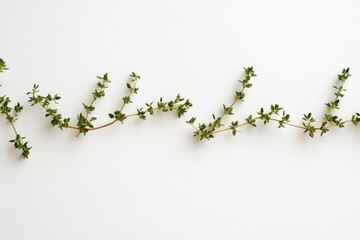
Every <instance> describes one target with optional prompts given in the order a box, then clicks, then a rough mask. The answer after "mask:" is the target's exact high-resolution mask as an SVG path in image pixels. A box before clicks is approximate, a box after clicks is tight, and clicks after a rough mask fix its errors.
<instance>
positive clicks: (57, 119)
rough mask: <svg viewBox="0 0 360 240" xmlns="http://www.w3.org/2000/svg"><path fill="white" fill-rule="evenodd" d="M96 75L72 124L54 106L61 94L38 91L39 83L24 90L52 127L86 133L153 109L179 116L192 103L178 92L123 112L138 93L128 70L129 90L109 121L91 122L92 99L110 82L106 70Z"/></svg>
mask: <svg viewBox="0 0 360 240" xmlns="http://www.w3.org/2000/svg"><path fill="white" fill-rule="evenodd" d="M97 78H98V79H100V81H99V82H97V88H96V89H95V90H94V92H92V96H93V98H92V101H91V102H90V104H88V105H87V104H85V103H83V107H84V113H83V112H81V113H79V114H78V115H77V123H76V125H70V121H71V120H70V118H64V117H63V116H62V114H61V113H59V111H58V109H57V108H55V107H54V104H57V103H58V100H60V99H61V97H60V96H59V95H58V94H55V95H52V94H47V95H40V94H39V93H40V91H39V85H36V84H35V85H34V86H33V89H32V91H31V92H28V93H27V95H29V102H30V103H31V106H34V105H40V106H41V107H42V108H43V109H44V110H45V112H46V114H45V117H50V118H51V120H50V123H51V125H52V126H53V127H58V128H60V129H61V130H63V129H73V130H76V131H78V133H77V136H78V135H79V134H83V135H86V133H88V132H90V131H94V130H99V129H102V128H105V127H109V126H111V125H113V124H114V123H116V122H121V123H124V121H125V120H127V119H128V118H130V117H135V116H137V117H139V118H140V119H142V120H146V118H147V116H148V115H154V114H155V112H156V111H159V112H160V111H161V112H172V111H176V113H177V116H178V117H179V118H180V117H181V116H183V115H184V114H185V113H186V112H187V111H188V109H189V108H190V107H192V103H191V102H190V100H189V99H187V100H185V99H184V98H182V97H181V96H180V94H178V95H177V96H176V97H175V99H174V100H170V101H163V98H160V100H159V101H158V102H157V105H156V106H155V105H154V102H150V103H146V104H145V107H142V108H138V109H137V112H136V113H130V114H127V113H125V112H124V109H125V106H126V105H129V104H131V103H132V102H133V95H134V94H137V93H138V88H137V87H136V85H137V82H138V80H139V79H140V76H139V75H137V74H135V73H134V72H132V73H131V74H130V81H129V82H128V83H126V87H127V89H128V90H129V92H128V94H127V95H126V96H124V97H123V98H122V103H121V104H120V106H119V108H118V109H116V110H115V111H114V112H112V113H109V114H108V116H109V118H110V122H108V123H106V124H103V125H99V126H95V125H94V122H95V121H96V120H97V117H95V116H93V115H92V113H93V112H94V111H95V109H96V107H95V105H94V103H95V102H96V101H97V100H99V99H100V98H103V97H105V89H106V88H107V87H108V84H109V83H110V82H111V81H110V80H109V78H108V74H107V73H105V74H104V75H103V76H101V77H100V76H98V77H97Z"/></svg>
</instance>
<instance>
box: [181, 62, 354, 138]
mask: <svg viewBox="0 0 360 240" xmlns="http://www.w3.org/2000/svg"><path fill="white" fill-rule="evenodd" d="M244 69H245V77H244V79H243V80H241V81H239V82H240V83H241V90H240V92H235V96H236V99H235V101H234V102H233V103H232V104H231V105H230V106H229V107H226V106H225V104H223V114H222V115H221V116H220V117H215V115H214V114H212V117H213V121H212V122H210V123H208V124H206V123H198V126H195V121H196V118H195V117H192V118H191V119H190V120H188V121H187V123H188V124H190V125H191V126H192V127H193V128H194V130H195V131H194V137H197V138H199V139H200V140H202V139H208V140H209V139H212V138H214V136H215V134H217V133H221V132H226V131H230V132H231V133H232V135H234V136H235V135H236V134H237V133H238V132H239V128H241V127H244V126H247V125H248V126H252V127H257V122H258V121H261V122H263V124H264V125H266V124H268V123H269V122H276V123H277V124H278V128H285V126H290V127H294V128H298V129H301V130H303V132H304V133H307V134H308V135H309V136H310V137H314V136H315V133H316V132H320V135H321V136H323V134H324V133H327V132H329V131H330V128H333V127H339V128H343V127H345V124H346V123H353V124H354V125H357V124H358V123H359V122H360V113H355V114H354V115H352V117H351V119H348V120H343V119H341V118H340V117H339V116H337V115H334V114H333V113H332V111H333V110H339V109H340V107H339V104H340V100H341V98H343V97H344V92H345V91H346V89H345V88H344V83H345V82H346V80H347V79H348V78H349V77H350V76H351V75H350V73H349V71H350V69H349V68H346V69H343V70H342V72H341V74H338V80H339V81H340V84H339V86H333V88H334V89H335V92H334V95H335V97H334V99H333V100H332V101H330V102H327V103H325V105H326V106H327V108H328V112H327V113H325V114H324V120H323V121H322V123H321V125H320V126H315V122H316V119H315V118H314V117H313V114H312V113H311V112H310V113H307V114H304V115H303V118H302V120H303V121H302V124H301V125H299V124H293V123H291V122H290V115H289V114H288V113H286V112H285V110H283V108H282V107H280V106H279V105H278V104H273V105H270V109H269V110H267V111H265V110H264V108H261V109H260V110H259V111H258V112H257V113H256V114H255V117H253V115H252V114H251V115H249V116H247V117H246V118H244V121H241V120H235V121H232V122H231V123H230V124H229V125H228V126H227V127H223V126H224V123H223V117H224V116H225V115H233V107H234V105H235V104H236V103H237V102H238V101H244V98H245V93H244V90H245V89H246V88H250V87H251V86H252V84H251V83H250V79H251V78H252V77H255V76H256V74H255V72H254V69H253V67H247V68H244ZM221 127H223V128H221Z"/></svg>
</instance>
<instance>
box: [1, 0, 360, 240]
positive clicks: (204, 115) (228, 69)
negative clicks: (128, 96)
mask: <svg viewBox="0 0 360 240" xmlns="http://www.w3.org/2000/svg"><path fill="white" fill-rule="evenodd" d="M0 22H1V27H0V29H1V38H0V54H1V57H2V58H4V59H6V60H7V62H8V66H9V67H10V68H11V70H10V71H8V72H6V73H4V74H2V75H1V77H0V80H1V83H2V84H3V85H4V86H3V87H2V88H1V89H0V91H1V93H2V94H3V93H6V94H8V95H9V96H11V97H12V98H13V99H14V101H21V102H23V103H24V104H25V105H26V107H27V108H26V110H25V111H24V112H23V113H22V116H21V118H20V120H19V122H18V124H17V126H18V128H19V130H20V132H21V133H22V134H23V135H25V136H27V138H28V140H29V141H30V142H31V145H33V146H34V148H33V149H32V153H31V157H30V159H28V160H19V159H18V157H17V154H18V153H17V152H15V151H14V150H13V149H12V146H11V145H10V144H9V143H8V140H9V139H10V138H12V132H11V130H10V129H9V126H8V125H7V124H6V123H5V121H4V120H3V119H2V120H1V124H0V132H1V137H0V154H1V159H0V239H4V240H13V239H36V240H42V239H44V240H45V239H46V240H47V239H52V240H55V239H87V240H89V239H123V240H125V239H156V240H159V239H214V240H215V239H216V240H217V239H276V240H281V239H284V240H285V239H286V240H288V239H316V240H319V239H327V240H329V239H347V240H350V239H359V238H360V228H359V226H360V206H359V202H360V188H359V184H360V174H359V172H360V159H359V154H360V150H359V149H360V148H359V144H360V137H359V135H360V128H355V127H352V126H349V127H347V128H345V129H343V130H334V131H331V132H330V133H329V134H327V135H326V136H325V137H323V138H320V137H316V138H315V139H310V138H308V137H307V136H306V135H305V134H302V132H301V131H298V130H296V129H292V128H286V129H281V130H278V129H277V127H276V125H275V124H271V125H270V126H267V127H260V128H258V129H250V128H244V129H243V131H242V133H240V134H239V135H238V136H236V137H235V138H233V137H231V136H230V133H225V134H221V135H218V136H217V137H216V138H215V139H214V140H213V141H210V142H207V141H203V142H198V141H196V140H195V139H193V138H192V129H191V128H190V127H189V126H188V125H187V124H186V123H185V120H187V119H189V118H190V117H191V116H198V119H199V120H200V121H201V122H206V121H209V120H210V119H211V113H216V114H217V113H219V112H220V111H221V106H222V104H223V103H229V102H230V101H231V100H232V97H233V93H234V91H235V90H237V87H238V84H237V80H238V79H240V78H241V76H242V74H243V71H242V67H243V66H254V68H255V70H256V73H257V74H258V77H257V78H256V79H254V81H253V84H254V86H253V87H252V88H251V89H250V90H249V91H248V94H247V99H246V102H245V104H243V105H242V106H241V107H239V108H236V114H237V115H236V117H237V118H239V119H243V118H244V117H245V116H247V115H248V114H250V113H255V112H257V111H258V109H259V108H260V107H261V106H264V107H268V106H269V105H270V104H273V103H279V104H280V105H282V106H283V107H284V108H285V109H286V110H287V111H288V112H289V113H290V114H291V115H292V120H293V122H297V123H299V122H300V121H301V120H300V119H301V116H302V114H303V113H307V112H310V111H311V112H313V113H314V114H315V115H316V116H318V117H321V116H322V114H323V113H324V111H325V109H324V105H323V104H324V102H327V101H329V100H330V99H331V98H332V97H333V96H332V91H333V90H332V88H331V86H332V85H333V84H335V83H336V74H338V73H339V72H340V71H341V69H342V68H343V67H351V73H352V75H353V77H351V78H350V79H349V81H348V82H347V83H346V87H347V89H348V91H347V92H346V98H345V99H344V101H342V103H341V106H342V110H341V112H340V113H339V115H341V116H342V117H344V118H348V117H349V116H350V115H351V114H352V113H354V112H356V111H360V109H359V104H358V103H359V100H360V83H359V76H360V61H359V56H360V45H359V42H360V27H359V23H360V4H359V1H356V0H353V1H344V0H341V1H340V0H339V1H314V0H303V1H285V0H275V1H254V0H252V1H235V0H233V1H230V0H222V1H209V0H207V1H205V0H203V1H200V0H199V1H194V0H191V1H190V0H183V1H165V0H162V1H161V0H158V1H144V0H132V1H88V0H87V1H85V0H83V1H64V0H62V1H45V0H44V1H40V0H36V1H35V0H33V1H15V0H1V1H0ZM131 71H135V72H136V73H138V74H139V75H141V77H142V79H141V81H140V82H139V87H140V92H139V94H138V95H137V96H136V100H135V103H134V104H133V105H132V106H131V107H129V108H128V112H129V113H130V112H132V111H134V110H135V109H136V108H137V107H140V106H142V105H143V103H144V102H148V101H150V100H156V99H158V97H160V96H163V97H164V98H166V99H169V98H172V97H174V96H175V95H176V94H177V93H178V92H181V93H182V95H184V96H185V97H188V98H190V99H191V100H192V102H193V103H194V107H193V108H192V109H191V111H190V113H188V114H187V115H186V116H185V118H184V119H180V120H178V119H176V118H175V117H174V116H173V115H164V114H163V115H158V116H157V117H155V118H150V119H149V120H147V121H146V122H141V121H140V120H138V119H131V120H129V121H128V122H126V124H125V125H124V126H122V125H120V124H118V125H116V126H113V127H111V128H108V129H104V130H103V131H98V132H94V133H90V134H88V136H87V137H86V138H83V137H81V138H75V136H74V135H75V133H74V132H72V131H63V132H61V131H60V130H58V129H52V128H51V127H49V121H48V119H45V118H44V117H43V115H44V113H43V112H42V110H41V109H39V108H30V107H29V106H28V104H27V103H26V101H27V97H26V96H25V93H26V92H28V91H29V90H30V89H31V87H32V85H33V84H34V83H38V84H40V87H41V90H42V92H43V93H47V92H51V93H59V94H60V95H61V96H62V97H63V98H62V100H61V102H60V105H59V108H60V109H61V111H62V113H63V114H64V115H65V116H71V117H72V118H76V114H77V113H78V112H79V111H80V110H81V107H82V106H81V103H82V102H88V101H89V99H90V97H91V95H90V94H91V91H92V90H93V88H94V84H95V82H96V76H97V75H101V74H103V73H104V72H108V73H109V76H110V78H111V80H112V81H113V82H112V85H111V87H110V88H109V89H108V92H107V93H108V94H107V97H106V98H105V99H104V100H103V101H101V102H99V103H98V104H97V111H96V113H95V115H96V116H98V117H99V123H101V122H106V121H107V113H108V112H112V111H113V110H114V109H115V108H116V106H117V105H118V104H119V103H120V101H121V98H122V96H123V94H124V93H125V88H124V86H125V85H124V84H125V82H126V80H128V77H127V76H128V74H129V73H130V72H131ZM229 120H230V119H229Z"/></svg>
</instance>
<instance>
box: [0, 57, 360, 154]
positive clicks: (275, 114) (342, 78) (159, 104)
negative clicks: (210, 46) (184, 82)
mask: <svg viewBox="0 0 360 240" xmlns="http://www.w3.org/2000/svg"><path fill="white" fill-rule="evenodd" d="M6 70H8V68H7V66H6V62H5V61H4V60H3V59H1V58H0V72H3V71H6ZM244 72H245V74H244V77H243V79H242V80H239V82H240V90H239V91H235V96H234V101H233V102H232V103H231V104H230V105H225V104H223V105H222V112H221V114H220V115H219V116H216V115H215V114H212V121H210V122H209V123H199V124H198V126H197V127H196V126H195V122H196V118H195V117H192V118H190V119H189V120H188V121H187V123H188V124H190V125H191V126H192V127H193V128H194V129H195V131H194V136H195V137H198V138H199V139H200V140H202V139H208V140H210V139H212V138H214V136H215V134H217V133H220V132H225V131H230V132H231V134H232V135H233V136H235V135H236V134H237V133H238V132H239V128H241V127H243V126H252V127H257V121H258V120H261V121H262V122H263V124H264V125H266V124H268V123H270V122H275V123H277V124H278V128H284V127H285V126H291V127H295V128H298V129H302V130H303V131H304V133H307V134H308V135H309V136H310V137H314V136H315V133H316V132H320V134H321V136H322V135H323V134H324V133H327V132H329V131H330V129H331V128H332V127H339V128H343V127H345V125H346V123H352V124H353V125H358V124H359V122H360V113H355V114H353V115H352V116H351V119H349V120H343V119H342V118H340V117H339V116H337V115H335V114H334V113H333V112H332V111H335V110H339V109H340V101H341V99H342V98H343V97H344V92H345V91H346V89H345V88H344V83H345V82H346V80H347V79H348V78H349V77H350V76H351V75H350V73H349V72H350V69H349V68H346V69H343V70H342V72H341V74H338V80H339V85H338V86H333V88H334V89H335V91H334V96H335V97H334V99H333V100H332V101H329V102H327V103H325V105H326V106H327V110H328V112H327V113H325V114H324V119H323V121H321V125H320V126H318V127H317V126H316V123H317V121H316V119H315V118H314V116H313V114H312V113H311V112H310V113H307V114H304V115H303V118H302V124H301V125H296V124H292V123H291V122H290V115H289V114H288V113H286V112H285V111H284V110H283V108H282V107H280V106H279V104H273V105H270V108H269V109H268V110H265V109H264V108H263V107H261V108H260V110H259V111H258V112H257V113H256V114H254V116H253V114H250V115H249V116H248V117H246V118H243V119H244V120H245V121H243V122H241V121H240V120H234V121H231V122H230V123H229V124H227V126H226V127H224V126H225V123H224V120H225V118H226V117H230V116H233V115H234V107H235V105H236V104H237V103H238V102H244V101H245V97H246V94H245V90H246V89H248V88H251V87H252V83H251V79H252V78H253V77H256V76H257V75H256V74H255V71H254V69H253V67H246V68H244ZM97 79H99V81H98V82H97V83H96V88H95V90H94V91H93V92H92V101H91V102H90V103H89V104H85V103H82V106H83V109H84V110H83V112H80V113H79V114H77V118H76V119H77V122H76V124H75V125H70V118H64V117H63V116H62V114H61V113H59V111H58V109H57V108H55V107H54V106H56V104H58V102H59V100H60V99H61V97H60V96H59V95H58V94H55V95H53V94H47V95H41V94H40V90H39V85H36V84H34V85H33V88H32V91H30V92H28V93H27V95H28V96H29V100H28V102H29V103H30V104H31V106H34V105H39V106H41V107H42V108H43V109H44V111H45V117H48V118H50V124H51V125H52V126H53V127H58V128H60V129H61V130H63V129H72V130H76V131H77V132H78V135H79V134H83V135H86V134H87V133H88V132H89V131H93V130H98V129H102V128H105V127H108V126H110V125H112V124H114V123H116V122H121V123H124V122H125V120H127V119H128V118H130V117H135V116H136V117H138V118H139V119H141V120H146V119H147V117H148V116H152V115H155V113H156V112H164V113H166V112H175V113H176V115H177V117H179V118H180V117H182V116H183V115H184V114H185V113H186V112H187V111H188V110H189V109H190V108H191V107H192V103H191V102H190V100H189V99H186V100H185V98H183V97H181V95H180V94H178V95H176V97H175V98H174V99H172V100H169V101H165V100H164V99H163V98H162V97H160V98H159V100H158V101H156V102H154V101H152V102H149V103H145V106H143V107H140V108H137V110H136V112H135V113H131V114H128V113H125V106H126V105H129V104H131V103H133V101H134V99H133V98H134V97H133V95H134V94H138V90H139V88H137V86H136V85H137V82H138V80H140V76H139V75H137V74H135V73H134V72H132V73H131V74H130V79H129V81H128V82H127V83H126V88H127V89H128V94H127V95H126V96H124V97H123V98H122V101H121V104H120V105H119V107H118V108H117V109H115V110H114V111H113V112H112V113H109V114H108V116H109V118H110V122H108V123H106V124H103V125H100V126H95V121H96V120H97V117H95V116H92V114H93V113H94V111H95V110H96V106H95V103H96V101H98V100H99V99H102V98H104V97H105V96H106V93H105V90H106V88H108V85H109V83H110V82H111V81H110V80H109V77H108V74H107V73H105V74H103V75H102V76H98V77H97ZM23 109H24V107H23V106H22V105H21V104H20V103H17V104H15V105H14V106H11V99H10V98H9V97H8V96H6V95H4V96H0V114H1V115H3V116H4V118H5V120H7V121H8V122H9V123H10V125H11V127H12V129H13V131H14V133H15V138H14V139H12V140H10V142H11V143H13V145H14V147H15V148H16V149H19V150H20V151H21V156H22V157H23V158H28V157H29V154H30V149H31V148H32V147H30V146H28V142H26V141H25V140H24V139H25V138H24V137H21V135H20V134H18V132H17V130H16V128H15V122H16V121H17V120H18V116H19V114H20V113H21V112H22V111H23ZM318 122H320V121H318Z"/></svg>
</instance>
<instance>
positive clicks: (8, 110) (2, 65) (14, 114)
mask: <svg viewBox="0 0 360 240" xmlns="http://www.w3.org/2000/svg"><path fill="white" fill-rule="evenodd" d="M8 69H9V68H7V67H6V62H5V61H4V60H3V59H2V58H0V72H1V73H2V72H3V71H5V70H8ZM0 86H1V85H0ZM10 103H11V99H10V98H9V97H8V96H6V95H4V96H0V112H1V114H2V115H3V116H4V117H5V119H6V120H7V121H8V122H9V123H10V125H11V128H12V129H13V131H14V133H15V139H13V140H10V142H11V143H13V144H14V148H15V149H18V150H20V151H21V156H22V157H23V158H28V157H29V154H30V149H31V148H32V147H29V145H28V142H25V140H24V139H25V137H21V136H20V135H19V134H18V132H17V130H16V128H15V122H16V121H17V120H18V116H19V114H20V112H21V111H22V110H23V109H24V107H23V106H22V105H20V103H17V104H16V105H14V106H13V107H12V106H10Z"/></svg>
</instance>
